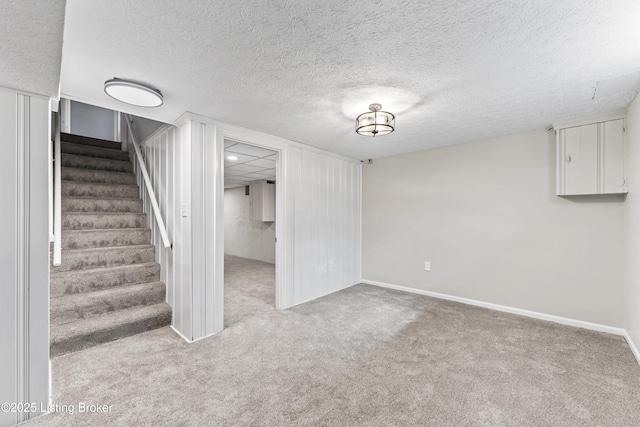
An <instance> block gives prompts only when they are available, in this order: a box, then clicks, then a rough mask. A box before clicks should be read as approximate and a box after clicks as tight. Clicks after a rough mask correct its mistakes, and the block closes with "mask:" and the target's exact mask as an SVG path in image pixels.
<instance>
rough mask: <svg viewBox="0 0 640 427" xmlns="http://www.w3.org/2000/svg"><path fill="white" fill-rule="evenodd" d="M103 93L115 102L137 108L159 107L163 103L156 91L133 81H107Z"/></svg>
mask: <svg viewBox="0 0 640 427" xmlns="http://www.w3.org/2000/svg"><path fill="white" fill-rule="evenodd" d="M104 91H105V93H106V94H107V95H109V96H110V97H112V98H113V99H115V100H118V101H120V102H124V103H125V104H130V105H135V106H137V107H159V106H161V105H162V103H163V102H164V101H163V98H162V93H161V92H160V91H159V90H158V89H155V88H152V87H151V86H147V85H146V84H144V83H140V82H135V81H133V80H123V79H118V78H114V79H111V80H107V81H106V82H104Z"/></svg>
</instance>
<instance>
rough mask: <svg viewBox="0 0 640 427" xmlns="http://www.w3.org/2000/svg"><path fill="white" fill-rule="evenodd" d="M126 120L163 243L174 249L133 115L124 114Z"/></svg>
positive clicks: (166, 246)
mask: <svg viewBox="0 0 640 427" xmlns="http://www.w3.org/2000/svg"><path fill="white" fill-rule="evenodd" d="M124 117H125V120H126V121H127V129H128V130H129V140H130V141H131V143H132V145H133V149H134V150H135V153H136V158H137V159H138V166H140V172H142V178H143V179H144V184H145V187H146V188H147V194H148V195H149V199H150V200H151V206H152V208H153V215H154V216H155V218H156V223H157V224H158V229H159V230H160V236H161V237H162V244H163V245H164V247H165V248H171V249H173V244H172V243H171V242H170V241H169V236H168V235H167V229H166V228H165V226H164V221H163V220H162V216H161V215H160V207H159V206H158V202H157V201H156V193H155V192H154V191H153V187H152V186H151V180H150V179H149V174H148V173H147V167H146V165H145V164H144V159H143V158H142V152H141V151H140V145H139V144H138V140H137V139H136V136H135V133H134V132H133V127H132V126H131V117H129V115H128V114H125V115H124Z"/></svg>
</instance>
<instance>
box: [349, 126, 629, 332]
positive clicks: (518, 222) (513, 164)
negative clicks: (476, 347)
mask: <svg viewBox="0 0 640 427" xmlns="http://www.w3.org/2000/svg"><path fill="white" fill-rule="evenodd" d="M554 162H555V137H554V135H553V133H552V132H546V131H537V132H530V133H524V134H517V135H511V136H506V137H502V138H495V139H490V140H485V141H478V142H472V143H467V144H460V145H455V146H450V147H443V148H437V149H433V150H427V151H422V152H417V153H411V154H405V155H399V156H394V157H389V158H383V159H376V160H374V161H373V164H365V165H364V166H363V205H362V212H363V241H362V256H363V273H362V275H363V279H365V280H372V281H378V282H383V283H389V284H393V285H398V286H406V287H410V288H415V289H420V290H426V291H432V292H438V293H442V294H448V295H452V296H457V297H463V298H469V299H473V300H478V301H483V302H489V303H494V304H500V305H505V306H510V307H514V308H519V309H525V310H531V311H536V312H540V313H544V314H551V315H556V316H562V317H567V318H571V319H576V320H582V321H588V322H594V323H599V324H603V325H607V326H613V327H622V326H623V261H622V260H623V249H622V248H623V203H622V202H621V201H622V199H621V198H620V196H608V197H591V196H590V197H581V198H578V197H574V198H568V197H567V198H561V197H557V196H555V164H554ZM425 261H430V262H431V263H432V271H431V272H425V271H424V262H425Z"/></svg>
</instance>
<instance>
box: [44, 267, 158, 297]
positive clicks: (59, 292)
mask: <svg viewBox="0 0 640 427" xmlns="http://www.w3.org/2000/svg"><path fill="white" fill-rule="evenodd" d="M159 280H160V264H158V263H157V262H147V263H144V264H132V265H119V266H115V267H101V268H93V269H90V270H69V271H60V272H53V273H51V289H50V296H51V298H58V297H61V296H64V295H68V294H79V293H84V292H95V291H100V290H104V289H108V288H116V287H119V286H127V285H135V284H138V283H148V282H157V281H159Z"/></svg>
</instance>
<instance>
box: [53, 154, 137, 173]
mask: <svg viewBox="0 0 640 427" xmlns="http://www.w3.org/2000/svg"><path fill="white" fill-rule="evenodd" d="M61 165H62V167H66V168H79V169H93V170H102V171H111V172H133V163H131V162H130V161H129V160H114V159H102V158H99V157H89V156H79V155H76V154H63V155H62V163H61Z"/></svg>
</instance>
